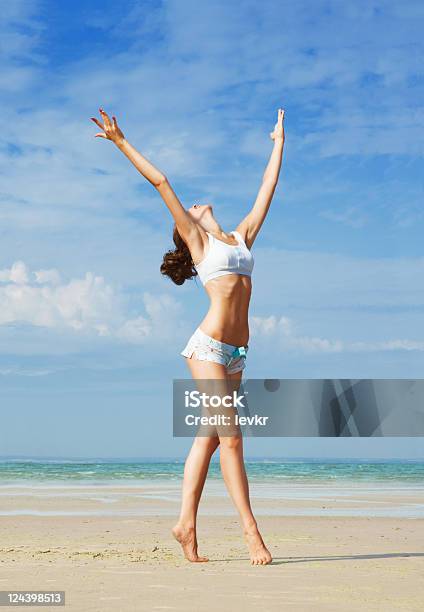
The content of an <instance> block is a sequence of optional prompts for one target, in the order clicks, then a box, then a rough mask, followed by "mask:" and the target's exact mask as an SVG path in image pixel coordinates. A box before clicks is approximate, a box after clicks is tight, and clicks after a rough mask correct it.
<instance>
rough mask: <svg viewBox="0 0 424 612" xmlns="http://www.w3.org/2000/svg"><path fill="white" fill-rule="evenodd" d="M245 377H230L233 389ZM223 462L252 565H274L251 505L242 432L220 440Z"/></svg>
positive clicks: (223, 472) (222, 437)
mask: <svg viewBox="0 0 424 612" xmlns="http://www.w3.org/2000/svg"><path fill="white" fill-rule="evenodd" d="M241 377H242V372H237V373H236V374H230V375H229V379H230V380H231V381H232V385H231V388H232V389H235V390H238V388H239V384H236V383H237V382H238V383H239V382H240V380H241ZM220 462H221V471H222V476H223V478H224V481H225V484H226V486H227V489H228V492H229V494H230V496H231V499H232V500H233V502H234V505H235V506H236V508H237V510H238V512H239V515H240V520H241V524H242V526H243V531H244V535H245V538H246V542H247V545H248V547H249V552H250V559H251V562H252V564H254V565H266V564H267V563H270V562H271V561H272V557H271V553H270V552H269V550H268V549H267V548H266V546H265V544H264V542H263V540H262V536H261V534H260V532H259V530H258V526H257V522H256V519H255V517H254V515H253V512H252V508H251V505H250V498H249V483H248V480H247V474H246V470H245V467H244V457H243V438H242V435H241V432H240V434H239V435H236V436H220Z"/></svg>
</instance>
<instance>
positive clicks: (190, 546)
mask: <svg viewBox="0 0 424 612" xmlns="http://www.w3.org/2000/svg"><path fill="white" fill-rule="evenodd" d="M186 361H187V363H188V365H189V368H190V370H191V373H192V375H193V378H194V379H196V378H197V379H209V378H218V379H219V378H225V377H226V375H227V374H226V370H225V368H224V366H221V365H220V364H217V363H212V362H210V361H207V362H206V361H199V360H197V359H193V358H188V359H186ZM218 446H219V438H218V436H215V437H196V438H195V439H194V441H193V445H192V447H191V450H190V452H189V454H188V456H187V459H186V462H185V466H184V480H183V491H182V503H181V512H180V518H179V519H178V523H177V524H176V525H175V527H174V528H173V530H172V533H173V534H174V537H175V538H176V539H177V540H178V542H179V543H180V544H181V546H182V549H183V552H184V556H185V557H186V559H188V560H189V561H193V562H199V561H208V559H207V558H206V557H200V556H199V555H198V553H197V534H196V521H197V510H198V508H199V502H200V497H201V495H202V491H203V487H204V484H205V481H206V476H207V474H208V469H209V464H210V460H211V457H212V455H213V453H214V452H215V451H216V449H217V448H218Z"/></svg>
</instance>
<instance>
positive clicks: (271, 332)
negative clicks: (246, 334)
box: [250, 315, 424, 353]
mask: <svg viewBox="0 0 424 612" xmlns="http://www.w3.org/2000/svg"><path fill="white" fill-rule="evenodd" d="M250 329H251V333H252V337H254V338H255V341H258V342H263V341H265V343H266V344H267V346H271V343H272V349H273V350H275V349H277V351H281V352H290V351H299V352H302V353H342V352H358V353H363V352H374V351H399V350H403V351H424V342H421V341H416V340H407V339H399V340H398V339H394V340H387V341H381V342H367V341H364V342H362V341H358V342H349V341H345V340H330V339H327V338H320V337H316V336H306V335H301V334H300V333H299V331H298V326H297V325H296V324H295V322H294V321H293V320H292V319H290V318H288V317H285V316H281V317H280V318H278V317H276V316H275V315H271V316H269V317H255V316H253V317H251V318H250Z"/></svg>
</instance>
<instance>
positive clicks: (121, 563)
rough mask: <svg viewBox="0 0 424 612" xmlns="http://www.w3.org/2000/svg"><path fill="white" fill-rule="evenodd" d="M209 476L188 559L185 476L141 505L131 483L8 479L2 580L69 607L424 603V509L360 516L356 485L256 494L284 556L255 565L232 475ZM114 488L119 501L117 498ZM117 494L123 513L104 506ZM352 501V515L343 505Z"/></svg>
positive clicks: (6, 586)
mask: <svg viewBox="0 0 424 612" xmlns="http://www.w3.org/2000/svg"><path fill="white" fill-rule="evenodd" d="M207 487H208V488H209V491H210V495H209V496H208V495H207V494H206V497H205V500H204V501H203V502H202V508H201V513H200V517H199V525H198V533H199V542H200V547H199V551H200V552H201V553H202V554H205V555H207V556H209V558H210V561H209V562H208V563H204V564H190V563H189V562H187V561H185V560H184V559H183V558H182V556H181V553H180V550H179V546H178V544H177V543H176V542H175V541H174V540H173V539H172V538H171V536H170V529H171V527H172V525H173V523H174V519H175V517H176V515H177V509H178V495H177V491H178V488H179V486H178V487H177V486H176V485H172V486H171V485H169V487H168V494H167V495H166V494H164V493H163V490H162V491H161V495H155V494H154V490H155V488H154V487H153V488H152V490H150V491H149V489H148V488H147V492H146V488H145V487H144V488H143V491H142V493H141V494H140V495H141V498H140V499H142V504H141V506H142V508H143V512H142V513H141V512H140V511H139V510H140V507H141V506H140V505H139V506H138V507H137V508H138V509H137V508H135V507H131V504H133V505H134V503H135V502H134V499H135V492H134V490H126V489H125V488H123V487H116V488H114V487H107V488H103V492H100V491H99V490H98V488H96V489H93V488H91V489H90V487H88V486H87V487H85V488H84V487H81V488H76V489H72V488H69V487H68V488H66V489H65V490H61V489H56V491H55V490H52V488H40V489H38V490H36V489H34V490H33V491H32V493H30V492H28V490H26V489H24V490H19V489H16V488H15V489H13V490H12V489H11V490H9V491H6V490H5V489H3V492H2V498H1V507H0V511H1V513H2V516H0V526H1V528H0V531H1V533H0V535H1V538H0V542H1V544H0V590H13V589H15V590H26V589H28V590H29V589H34V590H49V589H53V590H65V592H66V607H65V609H69V610H76V611H81V612H83V611H84V612H85V611H86V612H88V611H102V612H106V611H112V610H113V611H126V612H127V611H133V610H134V611H136V610H137V611H140V610H141V611H145V610H146V611H151V610H176V611H202V610H204V611H205V612H208V611H212V610H217V609H218V610H221V611H227V610H228V611H230V610H243V611H244V612H246V611H250V610H252V611H253V610H255V611H256V610H258V609H260V610H264V611H267V610H269V611H274V610H275V611H277V610H290V611H291V610H299V611H300V610H302V611H307V610H315V611H316V610H323V611H324V610H325V611H328V610H346V611H348V610H357V611H359V610H361V611H362V610H367V611H368V610H381V611H383V610H384V611H385V612H387V611H390V610H408V611H412V610H417V611H418V610H422V609H423V605H424V581H423V580H422V576H423V574H424V519H423V518H411V517H410V516H409V517H404V516H397V517H393V516H352V515H351V516H349V507H351V508H352V505H353V503H354V502H353V501H352V500H353V497H352V496H351V498H350V499H349V496H348V498H347V499H346V501H344V502H343V500H342V501H341V500H340V499H336V498H334V499H333V502H331V499H330V496H329V497H328V499H327V500H325V501H324V502H323V501H322V496H321V498H312V499H307V498H306V497H305V498H304V499H303V500H300V499H299V495H297V499H295V498H296V496H293V494H291V497H292V498H293V499H292V500H291V503H289V500H285V501H284V507H283V506H282V503H281V501H280V500H270V499H267V500H264V499H262V500H261V498H260V496H259V495H258V494H257V495H256V498H254V500H253V501H254V507H255V508H256V509H257V514H258V521H259V525H260V527H261V530H262V532H263V536H264V539H265V541H266V542H267V544H268V546H269V548H270V551H271V553H272V555H273V558H274V561H273V563H272V565H270V566H263V567H252V566H251V565H250V564H249V560H248V555H247V551H246V548H245V545H244V542H243V539H242V535H241V532H240V528H239V525H238V520H237V517H236V515H235V513H234V510H233V509H232V506H231V503H230V502H229V501H228V500H227V499H225V497H224V496H220V495H219V494H218V493H219V492H221V493H223V490H222V489H221V488H220V487H221V485H219V484H215V483H211V484H208V485H207ZM214 487H215V489H214ZM253 488H254V489H255V487H253ZM152 491H153V493H152ZM139 492H140V491H139ZM17 493H19V494H18V495H17ZM113 495H116V496H117V497H119V501H116V502H115V504H113V503H107V501H109V502H110V500H111V499H113ZM143 496H144V497H143ZM157 497H162V498H161V499H156V498H157ZM300 497H302V496H300ZM354 497H355V502H356V508H355V511H356V512H357V511H358V505H359V506H361V507H363V508H364V509H367V508H368V511H370V512H372V508H371V506H370V504H371V505H373V507H374V508H376V507H378V506H380V507H381V506H382V507H390V506H391V505H392V506H393V503H394V498H393V495H388V494H387V493H384V492H383V493H381V494H377V495H376V494H375V492H374V495H373V497H372V499H370V498H369V497H368V498H367V496H366V495H365V496H364V494H362V498H361V494H355V496H354ZM164 498H165V499H164ZM395 501H396V504H397V505H398V504H399V502H400V501H401V500H400V499H397V500H395ZM403 501H404V502H405V504H407V505H408V504H409V506H410V505H411V504H413V503H415V504H417V505H422V503H423V497H422V492H419V491H418V492H416V493H415V494H414V492H413V490H412V491H411V492H409V493H407V492H405V499H404V500H403ZM323 503H324V504H325V507H324V508H323V507H322V506H323ZM340 503H341V505H342V508H340ZM116 504H118V506H119V507H116ZM318 504H320V512H321V513H323V514H321V515H319V513H318ZM112 505H114V510H113V511H114V513H115V514H113V513H112V512H111V513H110V514H105V512H106V511H105V509H104V507H105V506H107V508H110V506H112ZM296 508H297V511H298V515H296ZM343 508H344V511H345V512H346V513H347V515H346V516H336V515H335V514H336V513H337V512H339V513H340V511H341V510H343ZM78 510H79V511H80V514H79V515H74V514H73V513H75V512H77V511H78ZM291 511H292V512H291ZM37 512H38V515H37ZM284 512H286V515H285V516H284ZM302 512H303V515H302V514H301V513H302ZM308 512H309V515H308V514H307V513H308ZM102 513H103V514H102ZM287 513H288V515H287ZM43 609H50V608H43Z"/></svg>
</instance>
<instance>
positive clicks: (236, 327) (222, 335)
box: [199, 274, 252, 346]
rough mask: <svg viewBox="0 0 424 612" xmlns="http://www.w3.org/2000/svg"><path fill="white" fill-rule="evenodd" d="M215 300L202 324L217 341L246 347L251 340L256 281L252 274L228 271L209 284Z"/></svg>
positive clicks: (206, 287)
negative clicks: (252, 279) (253, 287)
mask: <svg viewBox="0 0 424 612" xmlns="http://www.w3.org/2000/svg"><path fill="white" fill-rule="evenodd" d="M205 289H206V292H207V293H208V295H209V298H210V300H211V302H210V307H209V310H208V312H207V314H206V316H205V318H204V319H203V321H202V322H201V323H200V324H199V327H200V328H201V329H202V330H203V331H204V332H205V334H208V335H209V336H211V337H212V338H215V340H219V341H220V342H226V343H227V344H233V345H234V346H246V344H247V343H248V341H249V316H248V315H249V303H250V296H251V293H252V282H251V279H250V277H249V276H244V275H241V274H226V275H224V276H219V277H218V278H214V279H212V280H210V281H209V282H208V283H206V285H205Z"/></svg>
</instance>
